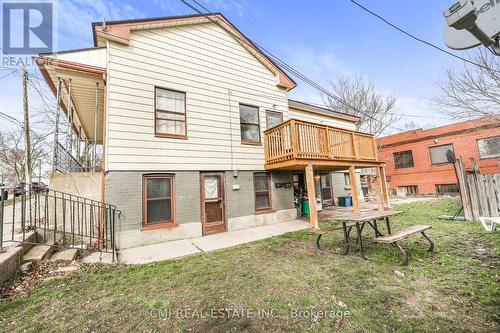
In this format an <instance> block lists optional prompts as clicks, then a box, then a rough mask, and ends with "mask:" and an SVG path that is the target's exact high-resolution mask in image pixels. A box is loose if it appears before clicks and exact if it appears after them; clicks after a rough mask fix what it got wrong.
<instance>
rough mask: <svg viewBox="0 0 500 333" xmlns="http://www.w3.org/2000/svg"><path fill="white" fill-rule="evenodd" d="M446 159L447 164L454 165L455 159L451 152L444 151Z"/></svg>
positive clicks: (449, 150)
mask: <svg viewBox="0 0 500 333" xmlns="http://www.w3.org/2000/svg"><path fill="white" fill-rule="evenodd" d="M446 159H447V160H448V162H449V163H455V161H456V158H455V153H454V152H453V150H451V149H448V150H447V151H446Z"/></svg>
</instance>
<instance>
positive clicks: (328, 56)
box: [282, 45, 356, 103]
mask: <svg viewBox="0 0 500 333" xmlns="http://www.w3.org/2000/svg"><path fill="white" fill-rule="evenodd" d="M282 49H283V50H285V52H287V51H286V50H293V53H292V54H290V55H289V56H288V60H287V63H288V64H290V65H291V66H292V67H293V68H295V69H297V70H298V71H299V72H301V73H302V74H304V75H305V76H307V77H308V78H310V79H312V80H313V81H315V82H317V83H318V84H320V85H321V86H323V87H325V88H327V89H328V87H329V85H330V82H331V81H333V80H334V79H335V78H338V77H341V76H352V75H354V73H355V72H356V71H355V70H354V69H353V68H352V67H351V66H350V65H349V64H347V63H346V62H345V61H344V60H343V59H340V58H339V57H338V56H337V55H336V54H335V53H334V52H333V51H331V50H328V49H327V50H325V51H323V52H315V51H314V50H313V49H311V48H308V47H306V46H304V45H294V46H290V45H288V46H286V47H284V48H282ZM293 79H294V80H296V81H297V83H298V86H297V88H295V89H294V90H292V91H291V93H290V97H291V98H293V99H298V100H301V101H305V102H314V103H322V102H323V99H322V97H321V94H320V93H319V92H318V90H317V89H315V88H313V87H311V86H310V85H308V84H307V83H305V82H302V81H300V80H299V79H297V78H296V77H293Z"/></svg>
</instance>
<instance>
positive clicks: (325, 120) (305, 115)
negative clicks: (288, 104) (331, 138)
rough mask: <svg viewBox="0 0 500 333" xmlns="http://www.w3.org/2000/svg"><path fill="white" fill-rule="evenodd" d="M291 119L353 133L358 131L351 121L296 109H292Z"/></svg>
mask: <svg viewBox="0 0 500 333" xmlns="http://www.w3.org/2000/svg"><path fill="white" fill-rule="evenodd" d="M290 118H295V119H300V120H305V121H310V122H313V123H317V124H322V125H328V126H333V127H339V128H344V129H347V130H351V131H355V130H356V124H355V123H353V122H351V121H347V120H342V119H337V118H332V117H328V116H323V115H321V114H318V113H312V112H307V111H303V110H299V109H295V108H290Z"/></svg>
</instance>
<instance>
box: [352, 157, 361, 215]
mask: <svg viewBox="0 0 500 333" xmlns="http://www.w3.org/2000/svg"><path fill="white" fill-rule="evenodd" d="M349 180H350V182H351V197H352V211H353V212H354V213H355V214H359V211H360V209H359V189H358V182H357V179H356V169H355V167H354V164H353V165H351V166H350V167H349Z"/></svg>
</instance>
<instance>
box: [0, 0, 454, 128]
mask: <svg viewBox="0 0 500 333" xmlns="http://www.w3.org/2000/svg"><path fill="white" fill-rule="evenodd" d="M199 2H201V3H202V4H204V5H205V6H207V7H208V8H209V9H210V10H211V11H214V12H215V11H217V12H222V13H223V14H224V15H225V16H226V17H227V18H228V19H229V20H230V21H231V22H232V23H233V24H235V25H236V26H237V27H238V28H239V29H240V30H241V31H242V32H243V33H245V34H246V35H247V36H248V37H249V38H250V39H252V40H254V41H255V42H257V43H258V44H260V45H262V46H264V47H265V48H266V49H268V50H269V51H271V52H273V53H274V54H275V55H277V56H279V57H280V58H281V59H282V60H284V61H286V62H287V63H289V64H290V65H292V66H293V67H295V68H297V69H298V70H300V71H302V72H303V73H304V74H306V75H308V76H309V77H311V78H312V79H314V80H315V81H317V82H318V83H320V84H321V85H323V86H325V87H328V84H329V81H331V80H335V79H336V78H337V77H339V76H341V75H355V74H357V75H362V76H363V77H364V78H366V79H367V80H370V81H373V82H374V83H375V84H376V85H377V87H379V89H380V90H382V91H384V92H387V93H393V94H395V95H397V96H398V97H399V110H400V112H401V113H402V114H410V115H420V116H425V117H428V118H417V117H409V116H405V117H403V119H402V120H401V122H400V123H399V124H398V125H399V126H400V127H401V125H402V124H404V123H407V122H410V121H414V122H416V123H417V124H419V125H422V126H428V125H441V124H444V123H447V122H450V120H448V119H447V118H446V117H445V116H444V115H442V114H440V113H439V112H438V110H437V109H436V108H435V107H434V106H433V104H432V103H431V102H430V101H429V100H428V99H429V98H432V97H433V96H436V95H437V94H438V93H439V91H438V90H437V88H436V86H435V82H436V81H437V80H439V79H440V77H442V76H443V74H444V73H445V70H446V68H449V67H451V66H460V65H461V64H460V61H458V60H456V59H454V58H452V57H450V56H449V55H446V54H443V53H440V52H438V51H436V50H434V49H432V48H430V47H428V46H425V45H423V44H420V43H418V42H416V41H414V40H412V39H409V38H408V37H406V36H404V35H402V34H401V33H400V32H397V31H395V30H393V29H392V28H390V27H388V26H387V25H385V24H384V23H383V22H381V21H379V20H378V19H376V18H375V17H373V16H370V15H369V14H368V13H366V12H364V11H362V10H361V9H360V8H358V7H357V6H355V5H354V4H352V3H351V2H350V1H348V0H329V1H328V0H321V1H320V0H317V1H285V0H272V1H270V0H251V1H250V0H234V1H231V0H199ZM359 2H361V3H362V4H363V5H365V6H367V7H369V8H370V9H371V10H373V11H375V12H377V13H379V14H382V15H383V16H384V17H385V18H387V19H388V20H389V21H391V22H393V23H395V24H397V25H399V26H401V27H404V28H405V29H407V30H409V31H411V32H413V33H414V34H416V35H417V36H419V37H421V38H423V39H425V40H428V41H430V42H432V43H435V44H437V45H439V46H441V47H443V48H446V46H445V45H444V43H443V38H442V36H443V27H444V19H443V16H442V11H443V10H444V8H446V7H447V6H449V5H450V4H451V3H452V2H453V1H452V0H446V1H443V0H442V1H435V0H432V1H431V0H426V1H401V0H385V1H369V0H359ZM57 8H58V15H57V24H58V28H59V29H58V30H59V34H58V43H57V49H59V50H65V49H72V48H82V47H90V46H92V33H91V26H90V23H91V21H96V20H97V21H98V20H101V19H102V16H103V15H105V16H106V18H107V20H119V19H128V18H143V17H157V16H170V15H182V14H191V13H193V11H192V9H190V8H188V7H186V6H185V5H184V4H183V3H182V2H181V1H179V0H147V1H146V0H143V1H140V0H135V1H133V0H78V1H76V0H61V1H58V5H57ZM454 52H456V53H457V54H461V53H462V52H459V51H454ZM0 74H2V73H0ZM0 76H2V75H0ZM298 83H299V87H297V88H295V89H294V90H293V91H292V92H291V93H290V97H291V98H295V99H300V100H303V101H309V102H321V97H320V95H319V93H318V92H317V91H316V90H314V89H312V88H310V87H308V86H307V84H305V83H303V82H300V81H298ZM1 85H2V89H1V91H0V108H2V110H3V112H7V113H8V114H10V115H12V116H14V117H17V118H18V119H21V118H22V113H21V107H22V99H21V94H20V92H21V89H20V80H19V78H18V77H16V76H15V75H12V76H9V77H7V78H4V79H2V80H1ZM30 97H31V102H32V103H33V105H36V104H37V103H39V102H38V101H37V96H36V95H33V94H30Z"/></svg>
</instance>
